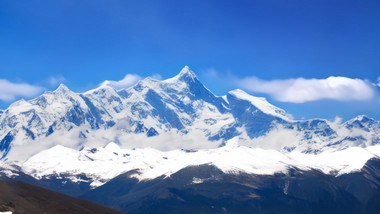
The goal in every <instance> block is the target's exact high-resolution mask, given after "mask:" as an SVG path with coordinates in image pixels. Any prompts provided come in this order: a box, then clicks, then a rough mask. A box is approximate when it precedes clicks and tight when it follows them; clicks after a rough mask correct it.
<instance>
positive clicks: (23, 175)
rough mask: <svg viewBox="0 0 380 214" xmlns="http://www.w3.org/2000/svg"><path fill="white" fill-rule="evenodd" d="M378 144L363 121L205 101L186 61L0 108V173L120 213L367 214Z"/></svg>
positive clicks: (252, 101)
mask: <svg viewBox="0 0 380 214" xmlns="http://www.w3.org/2000/svg"><path fill="white" fill-rule="evenodd" d="M379 144H380V122H379V121H376V120H374V119H371V118H369V117H367V116H365V115H361V116H358V117H356V118H353V119H351V120H348V121H346V122H343V123H342V122H338V121H329V120H326V119H310V120H294V119H292V117H291V115H290V114H288V113H286V112H285V111H284V110H283V109H280V108H278V107H276V106H274V105H272V104H270V103H269V102H268V101H267V100H266V99H265V98H262V97H255V96H252V95H249V94H248V93H246V92H244V91H242V90H240V89H236V90H233V91H230V92H228V93H227V95H225V96H216V95H215V94H213V93H212V92H211V91H210V90H209V89H207V88H206V87H205V86H204V85H203V84H202V83H201V82H200V80H199V79H198V78H197V76H196V75H195V74H194V73H193V72H192V71H191V70H190V69H189V67H187V66H185V67H184V68H183V69H182V70H181V72H180V73H179V74H178V75H177V76H175V77H173V78H170V79H166V80H156V79H152V78H150V77H148V78H146V79H143V80H140V81H139V82H138V83H136V84H135V85H134V86H132V87H130V88H125V89H119V90H116V89H114V88H112V87H110V86H107V85H102V86H100V87H98V88H96V89H93V90H90V91H87V92H85V93H75V92H73V91H71V90H70V89H68V88H67V87H66V86H65V85H63V84H61V85H60V86H59V87H58V88H57V89H56V90H55V91H51V92H50V91H48V92H45V93H44V94H42V95H40V96H39V97H37V98H34V99H32V100H28V101H26V100H20V101H17V102H15V103H13V104H12V105H10V106H9V107H8V108H7V109H5V110H0V152H1V153H0V154H1V155H0V157H1V160H0V175H1V176H2V177H3V178H6V179H13V180H17V181H20V182H26V183H29V184H33V185H38V186H41V187H44V188H48V189H51V190H54V191H58V192H61V193H64V194H68V195H71V196H75V197H81V198H83V199H87V200H90V201H93V202H97V203H102V204H103V205H106V206H109V207H112V208H115V209H118V210H120V211H123V212H127V213H150V212H152V210H155V211H157V212H158V213H167V212H168V210H170V209H174V210H177V211H178V212H183V213H186V212H189V213H191V212H192V213H194V212H203V213H204V212H206V213H247V212H248V210H251V211H252V210H253V211H255V212H258V213H276V212H278V211H279V210H283V211H284V213H295V212H298V213H322V211H325V212H323V213H337V209H341V211H343V210H345V213H371V212H372V211H374V210H376V209H377V208H378V205H376V204H377V202H378V201H379V196H380V194H379V189H380V179H379V178H380V176H379V175H380V165H379V156H380V146H379ZM314 185H315V186H314ZM354 186H357V187H354ZM235 187H236V189H235ZM298 188H301V189H304V190H303V191H304V193H302V191H301V190H299V189H298ZM362 191H367V193H368V194H366V193H363V192H362ZM207 192H208V193H207ZM227 192H228V193H227ZM276 197H277V198H279V200H280V202H279V206H278V207H276V208H273V207H271V206H269V205H268V204H270V203H274V201H275V198H276ZM103 198H105V199H104V200H103ZM327 199H328V200H327ZM324 200H327V201H324ZM295 203H296V204H297V206H292V204H293V205H294V204H295ZM334 204H335V206H334ZM343 208H344V209H343Z"/></svg>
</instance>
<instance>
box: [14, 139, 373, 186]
mask: <svg viewBox="0 0 380 214" xmlns="http://www.w3.org/2000/svg"><path fill="white" fill-rule="evenodd" d="M236 141H237V139H231V140H229V141H228V142H227V145H226V146H224V147H220V148H216V149H207V150H197V151H189V150H183V149H177V150H171V151H166V152H163V151H159V150H156V149H152V148H142V149H133V150H131V149H121V148H120V147H119V146H118V145H116V144H115V143H113V142H112V143H109V144H108V145H107V146H105V147H100V148H87V147H84V148H82V149H81V150H79V151H78V150H74V149H70V148H67V147H63V146H60V145H57V146H55V147H53V148H50V149H48V150H44V151H42V152H40V153H38V154H36V155H34V156H33V157H31V158H29V159H28V160H27V161H26V162H24V163H23V164H22V165H20V167H21V169H22V171H23V172H24V173H26V174H29V175H31V176H33V177H34V178H37V179H41V178H45V179H48V178H49V177H57V176H58V177H61V178H63V177H64V178H65V179H69V180H71V181H72V182H88V183H89V184H90V186H91V187H93V188H96V187H98V186H100V185H103V184H104V183H106V182H107V181H109V180H110V179H112V178H114V177H116V176H118V175H119V174H122V173H125V172H129V171H133V170H135V171H134V173H132V174H131V177H134V178H137V179H138V180H145V179H155V178H157V177H160V176H163V175H164V176H170V175H172V174H173V173H175V172H177V171H179V170H181V169H183V168H186V167H188V166H192V165H196V166H198V165H203V164H212V165H214V166H216V167H218V169H220V170H222V171H223V172H225V173H239V172H245V173H249V174H255V175H273V174H275V173H280V172H282V173H287V171H288V170H289V168H298V169H301V170H306V171H307V170H311V169H314V170H315V169H317V170H320V171H322V172H324V173H325V174H334V175H337V176H339V175H342V174H346V173H350V172H352V171H357V170H360V169H361V168H362V167H363V166H364V164H365V163H366V162H367V161H368V160H369V159H371V158H374V157H378V156H380V146H379V145H376V146H370V147H367V148H365V149H364V148H360V147H351V148H348V149H344V150H340V151H335V152H329V151H326V152H322V153H320V154H318V155H314V154H304V153H301V152H298V151H293V152H290V153H281V152H279V151H275V150H266V149H260V148H249V147H245V146H238V144H237V142H236ZM83 174H84V175H86V179H85V180H81V179H79V178H78V177H80V175H83Z"/></svg>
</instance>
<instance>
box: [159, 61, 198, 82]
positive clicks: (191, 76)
mask: <svg viewBox="0 0 380 214" xmlns="http://www.w3.org/2000/svg"><path fill="white" fill-rule="evenodd" d="M195 80H198V78H197V76H196V75H195V73H194V72H193V71H191V70H190V68H189V66H187V65H185V67H183V68H182V70H181V72H179V74H178V75H177V76H175V77H172V78H170V79H167V80H164V81H163V82H166V83H175V82H177V81H181V82H185V83H188V82H195Z"/></svg>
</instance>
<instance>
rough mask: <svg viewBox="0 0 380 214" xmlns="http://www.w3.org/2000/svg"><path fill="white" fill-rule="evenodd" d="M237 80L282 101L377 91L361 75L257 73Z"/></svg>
mask: <svg viewBox="0 0 380 214" xmlns="http://www.w3.org/2000/svg"><path fill="white" fill-rule="evenodd" d="M235 84H236V85H238V86H239V87H242V88H244V89H245V90H249V91H251V92H260V93H266V94H269V95H271V96H272V97H273V98H274V99H276V100H279V101H282V102H292V103H304V102H309V101H316V100H322V99H332V100H341V101H349V100H369V99H371V98H372V97H373V95H374V89H373V87H372V86H371V84H370V83H368V82H366V81H364V80H361V79H351V78H347V77H334V76H331V77H328V78H327V79H304V78H297V79H287V80H269V81H266V80H261V79H258V78H257V77H247V78H243V79H236V80H235Z"/></svg>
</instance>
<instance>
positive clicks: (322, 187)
mask: <svg viewBox="0 0 380 214" xmlns="http://www.w3.org/2000/svg"><path fill="white" fill-rule="evenodd" d="M379 172H380V160H379V159H372V160H370V161H368V163H367V165H366V166H365V167H364V168H363V169H362V170H361V171H360V172H357V173H351V174H347V175H342V176H339V177H335V176H333V175H326V174H323V173H321V172H319V171H300V170H298V169H291V170H290V171H289V173H288V174H276V175H273V176H264V175H251V174H245V173H238V174H225V173H223V172H222V171H220V170H219V169H218V168H216V167H215V166H213V165H201V166H191V167H187V168H184V169H182V170H180V171H178V172H177V173H175V174H173V175H171V176H170V177H167V178H165V177H164V176H162V177H159V178H156V179H154V180H148V181H140V182H139V181H138V180H137V179H135V178H131V177H130V175H131V174H133V173H136V172H128V173H125V174H123V175H120V176H118V177H116V178H114V179H112V180H111V181H109V182H108V183H106V184H105V185H103V186H101V187H99V188H97V189H94V190H91V191H89V192H88V193H86V194H84V195H82V196H81V198H85V199H88V200H91V201H94V202H97V203H102V204H104V205H106V206H110V207H113V208H115V209H118V210H121V211H123V212H125V213H171V212H176V213H262V214H266V213H334V214H336V213H355V214H358V213H376V212H378V211H379V210H380V203H378V202H379V196H380V185H379V183H380V176H379V175H380V174H379Z"/></svg>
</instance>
